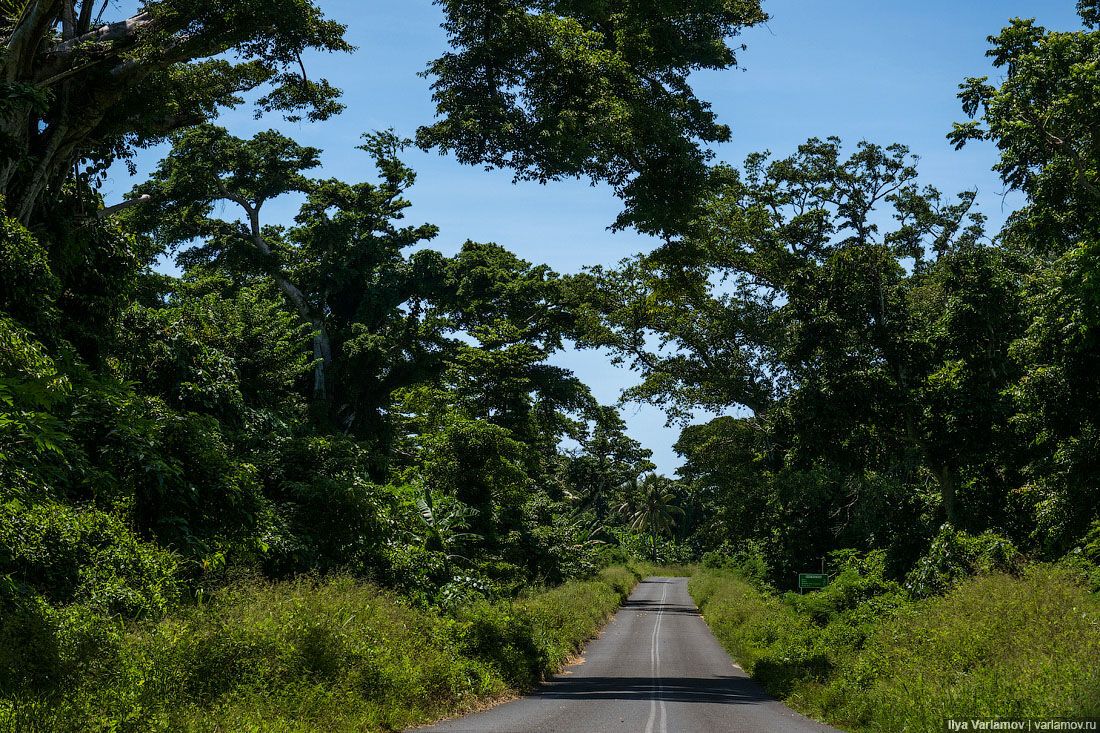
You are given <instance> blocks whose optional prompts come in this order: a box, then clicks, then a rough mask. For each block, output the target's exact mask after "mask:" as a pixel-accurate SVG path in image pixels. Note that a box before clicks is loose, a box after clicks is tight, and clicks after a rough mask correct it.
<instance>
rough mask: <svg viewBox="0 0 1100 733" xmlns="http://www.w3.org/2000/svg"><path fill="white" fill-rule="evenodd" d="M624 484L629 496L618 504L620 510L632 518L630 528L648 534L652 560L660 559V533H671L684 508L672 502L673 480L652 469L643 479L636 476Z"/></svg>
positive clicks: (673, 498)
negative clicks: (658, 547) (658, 537)
mask: <svg viewBox="0 0 1100 733" xmlns="http://www.w3.org/2000/svg"><path fill="white" fill-rule="evenodd" d="M630 484H631V485H630V486H625V487H624V489H625V490H626V493H627V495H628V496H629V498H628V499H627V500H626V501H625V502H623V503H622V505H621V506H620V507H619V512H621V513H622V514H625V515H627V516H628V517H629V519H630V528H631V529H633V530H634V531H636V532H642V533H644V534H648V535H649V539H650V547H651V549H652V552H653V561H654V562H657V536H658V535H667V534H671V533H672V529H673V528H674V527H675V526H676V517H678V516H683V514H684V512H683V510H682V509H680V507H678V506H676V505H675V504H674V503H673V502H675V501H676V494H674V493H673V492H672V482H671V481H669V480H668V479H667V478H665V477H664V476H659V475H657V474H655V473H651V474H649V475H647V476H644V477H643V478H642V480H641V481H638V480H637V479H635V480H634V481H632V482H630Z"/></svg>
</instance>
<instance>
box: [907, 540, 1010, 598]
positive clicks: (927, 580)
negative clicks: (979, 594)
mask: <svg viewBox="0 0 1100 733" xmlns="http://www.w3.org/2000/svg"><path fill="white" fill-rule="evenodd" d="M1021 562H1022V557H1021V555H1020V551H1019V550H1017V549H1016V546H1015V545H1013V544H1012V542H1011V541H1010V540H1008V539H1005V538H1004V537H1002V536H1000V535H998V534H996V533H994V532H983V533H982V534H980V535H977V536H974V535H970V534H967V533H966V532H962V531H960V530H956V529H953V528H952V527H950V526H948V525H946V524H945V525H944V526H943V527H942V528H941V529H940V532H939V534H938V535H936V537H935V539H933V540H932V546H931V547H930V548H929V550H928V552H927V553H926V554H925V555H924V557H922V558H921V559H920V560H918V561H917V564H916V566H915V567H914V568H913V570H912V571H910V573H909V575H908V576H907V577H906V585H907V586H908V587H909V589H910V590H912V591H913V593H914V594H915V595H917V596H920V597H928V596H932V595H936V594H939V593H943V592H944V591H946V590H947V589H949V588H950V587H951V586H953V585H954V584H956V583H958V582H960V581H961V580H963V579H965V578H968V577H970V576H972V575H976V574H979V573H992V572H997V571H1002V572H1011V571H1014V570H1016V569H1017V568H1018V567H1019V566H1020V564H1021Z"/></svg>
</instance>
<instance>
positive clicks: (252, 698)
mask: <svg viewBox="0 0 1100 733" xmlns="http://www.w3.org/2000/svg"><path fill="white" fill-rule="evenodd" d="M636 579H637V578H636V576H635V575H633V574H632V573H630V572H629V571H627V570H625V569H623V568H609V569H607V570H605V571H603V572H602V573H601V574H600V575H599V576H597V577H596V578H593V579H591V580H584V581H573V582H570V583H567V584H565V585H563V586H560V587H557V588H553V589H550V590H547V591H543V592H532V593H530V594H528V595H526V596H524V597H522V598H520V599H517V600H514V601H508V602H501V603H496V604H490V603H488V602H486V601H479V602H477V603H475V604H473V605H471V606H468V607H463V608H462V609H460V610H459V611H456V613H455V615H454V616H453V617H447V616H442V615H440V614H439V613H437V612H434V611H432V610H430V609H423V608H416V607H412V606H410V605H409V604H408V603H406V602H405V601H403V600H401V599H400V598H399V597H398V596H396V595H393V594H392V593H389V592H386V591H383V590H380V589H378V588H377V587H374V586H371V585H366V584H363V583H360V582H357V581H354V580H351V579H348V578H332V579H328V580H323V581H321V580H316V579H298V580H295V581H289V582H283V583H274V584H270V583H263V582H257V581H248V582H241V583H239V584H237V585H234V586H230V587H226V588H224V589H222V590H219V591H217V592H216V593H214V594H213V595H212V596H210V597H209V598H207V599H206V600H205V602H204V603H202V604H201V605H195V606H192V607H189V608H187V609H183V610H179V611H176V612H174V613H171V614H169V615H167V616H165V617H163V618H161V619H159V620H147V621H143V622H138V623H131V624H128V625H126V626H123V625H121V624H120V623H119V622H118V621H114V620H111V619H109V618H107V617H105V616H103V615H102V614H100V613H98V612H95V611H94V610H93V609H91V608H90V607H86V606H73V607H70V608H69V609H66V610H64V611H55V610H53V609H51V608H50V607H49V606H48V605H47V604H46V603H45V602H44V601H42V600H41V599H38V600H37V601H36V602H31V603H26V604H24V608H25V610H26V613H25V618H24V620H23V623H22V628H24V629H28V628H32V627H33V624H32V623H31V621H32V620H35V619H37V622H38V627H39V639H38V642H39V646H40V648H41V649H45V650H47V651H49V654H48V655H46V656H45V657H42V659H43V660H44V664H43V666H42V669H41V670H40V674H39V675H38V678H37V682H38V684H37V686H36V687H28V686H26V685H24V686H22V687H19V688H18V689H17V688H15V687H13V686H11V685H5V686H3V687H0V730H13V731H15V730H18V731H70V730H92V731H95V730H103V731H107V730H110V731H119V732H124V731H135V732H137V731H141V732H142V733H144V732H145V731H167V730H172V731H176V730H183V731H214V730H265V731H314V730H324V731H364V730H365V731H379V730H402V729H404V728H406V727H409V726H412V725H416V724H420V723H425V722H428V721H431V720H433V719H436V718H439V717H441V716H443V715H447V714H454V713H458V712H462V711H464V710H467V709H469V708H471V707H473V706H475V705H477V704H479V703H480V702H482V701H484V700H485V699H486V698H490V697H493V696H496V695H500V694H503V693H504V692H506V691H507V690H508V689H509V688H510V687H511V688H516V687H524V686H528V685H531V684H533V683H535V682H537V681H538V680H539V679H541V678H542V677H543V676H545V675H546V674H548V673H550V672H552V671H553V670H554V669H556V668H557V667H558V666H559V665H560V664H561V663H562V662H563V661H564V660H565V659H566V658H568V656H569V655H571V654H573V653H575V652H576V651H577V650H578V649H579V648H580V645H581V644H582V643H583V642H584V641H585V640H586V639H588V638H589V637H591V636H592V635H593V634H594V633H595V632H596V630H597V629H598V628H599V626H600V624H601V623H602V622H603V621H604V620H605V619H606V618H607V617H608V616H609V615H610V614H611V613H612V612H613V611H614V610H615V608H616V607H617V606H618V605H619V603H620V602H621V601H622V599H623V598H625V596H626V594H628V593H629V592H630V589H631V588H632V587H633V585H634V583H635V581H636ZM8 618H9V616H8V615H4V616H0V644H2V647H0V650H2V651H0V663H3V662H4V661H6V660H5V657H4V656H3V654H10V653H13V652H12V650H17V649H18V644H16V643H14V642H15V640H13V639H11V638H10V635H9V634H8V631H7V626H6V619H8ZM3 668H4V667H3V666H0V670H2V669H3ZM0 681H2V680H0ZM59 682H63V683H64V684H59Z"/></svg>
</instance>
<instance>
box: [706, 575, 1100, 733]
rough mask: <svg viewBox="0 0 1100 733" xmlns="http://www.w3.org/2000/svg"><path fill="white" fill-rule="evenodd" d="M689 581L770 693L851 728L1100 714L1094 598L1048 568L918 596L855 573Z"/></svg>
mask: <svg viewBox="0 0 1100 733" xmlns="http://www.w3.org/2000/svg"><path fill="white" fill-rule="evenodd" d="M868 580H870V582H868ZM861 582H862V586H861V585H860V583H861ZM876 583H877V584H879V585H880V587H878V588H877V589H876V588H870V589H869V585H873V584H876ZM689 587H690V590H691V593H692V595H693V596H694V598H695V599H696V602H697V603H699V605H700V607H701V608H702V610H703V614H704V617H705V618H706V620H707V622H708V623H709V624H710V626H711V628H712V629H713V631H714V633H715V635H716V636H717V637H718V639H719V640H720V641H721V642H722V644H723V645H724V646H725V647H726V649H727V650H728V651H729V652H730V654H731V655H733V656H734V657H735V658H736V659H737V660H738V662H739V663H740V664H741V665H742V666H743V667H744V668H745V670H746V671H747V672H749V673H750V674H752V675H753V676H754V678H756V679H757V680H758V681H759V682H761V683H762V684H763V685H764V687H765V688H766V689H768V690H769V692H771V693H772V694H774V695H776V696H778V697H780V698H783V699H785V700H786V701H787V702H788V703H789V704H791V705H792V706H793V707H795V708H797V709H799V710H801V711H802V712H804V713H807V714H809V715H813V716H815V717H818V718H821V719H824V720H827V721H829V722H831V723H833V724H835V725H837V726H839V727H841V728H844V729H847V730H854V731H932V730H943V729H944V719H945V718H948V717H962V718H969V717H1016V716H1021V717H1028V716H1034V717H1097V716H1100V598H1098V597H1097V596H1096V595H1093V594H1090V593H1089V592H1088V590H1087V589H1085V588H1083V587H1082V586H1081V585H1080V584H1079V578H1078V577H1076V576H1074V575H1072V574H1070V573H1067V572H1065V571H1063V570H1059V569H1057V568H1054V567H1051V566H1045V565H1038V566H1033V567H1031V568H1029V569H1028V570H1027V571H1025V572H1024V573H1023V574H1022V575H1020V576H1018V577H1016V576H1011V575H1006V574H993V575H988V576H984V577H978V578H973V579H970V580H967V581H964V582H962V583H961V584H959V585H957V586H956V587H955V588H954V589H952V590H950V591H949V592H948V593H946V595H943V596H938V597H933V598H928V599H925V600H920V601H912V600H909V599H908V597H907V596H906V595H905V594H904V592H902V591H901V589H900V588H897V587H890V586H889V585H886V586H882V585H881V581H880V580H875V579H873V578H872V579H867V578H863V579H859V578H856V577H853V576H849V578H848V579H847V580H846V581H842V582H841V583H839V584H837V587H836V588H834V589H832V590H830V591H826V592H822V593H819V594H812V595H806V596H797V595H793V594H788V595H787V596H786V597H785V598H780V597H777V596H775V595H774V594H771V593H768V592H767V591H766V590H759V589H757V588H754V587H753V586H752V585H750V584H749V583H747V582H745V581H743V580H742V579H740V578H739V577H737V576H736V575H735V574H733V573H731V572H729V571H721V570H703V571H701V572H700V573H698V574H697V575H696V576H695V577H693V578H692V581H691V583H690V586H689ZM860 587H862V588H863V590H864V591H868V590H870V592H862V593H861V592H859V588H860Z"/></svg>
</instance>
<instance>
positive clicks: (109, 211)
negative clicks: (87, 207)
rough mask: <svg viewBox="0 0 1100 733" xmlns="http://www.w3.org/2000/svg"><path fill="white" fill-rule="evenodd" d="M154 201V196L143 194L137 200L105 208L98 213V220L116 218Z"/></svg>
mask: <svg viewBox="0 0 1100 733" xmlns="http://www.w3.org/2000/svg"><path fill="white" fill-rule="evenodd" d="M152 200H153V197H152V196H150V195H149V194H147V193H143V194H142V195H141V196H138V197H137V198H136V199H130V200H129V201H123V202H121V203H118V204H114V205H113V206H105V207H104V208H102V209H100V210H99V211H98V212H96V218H98V219H108V218H110V217H112V216H114V215H115V214H118V213H121V212H123V211H125V210H126V209H129V208H131V207H133V206H138V205H139V204H144V203H148V202H149V201H152Z"/></svg>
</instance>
